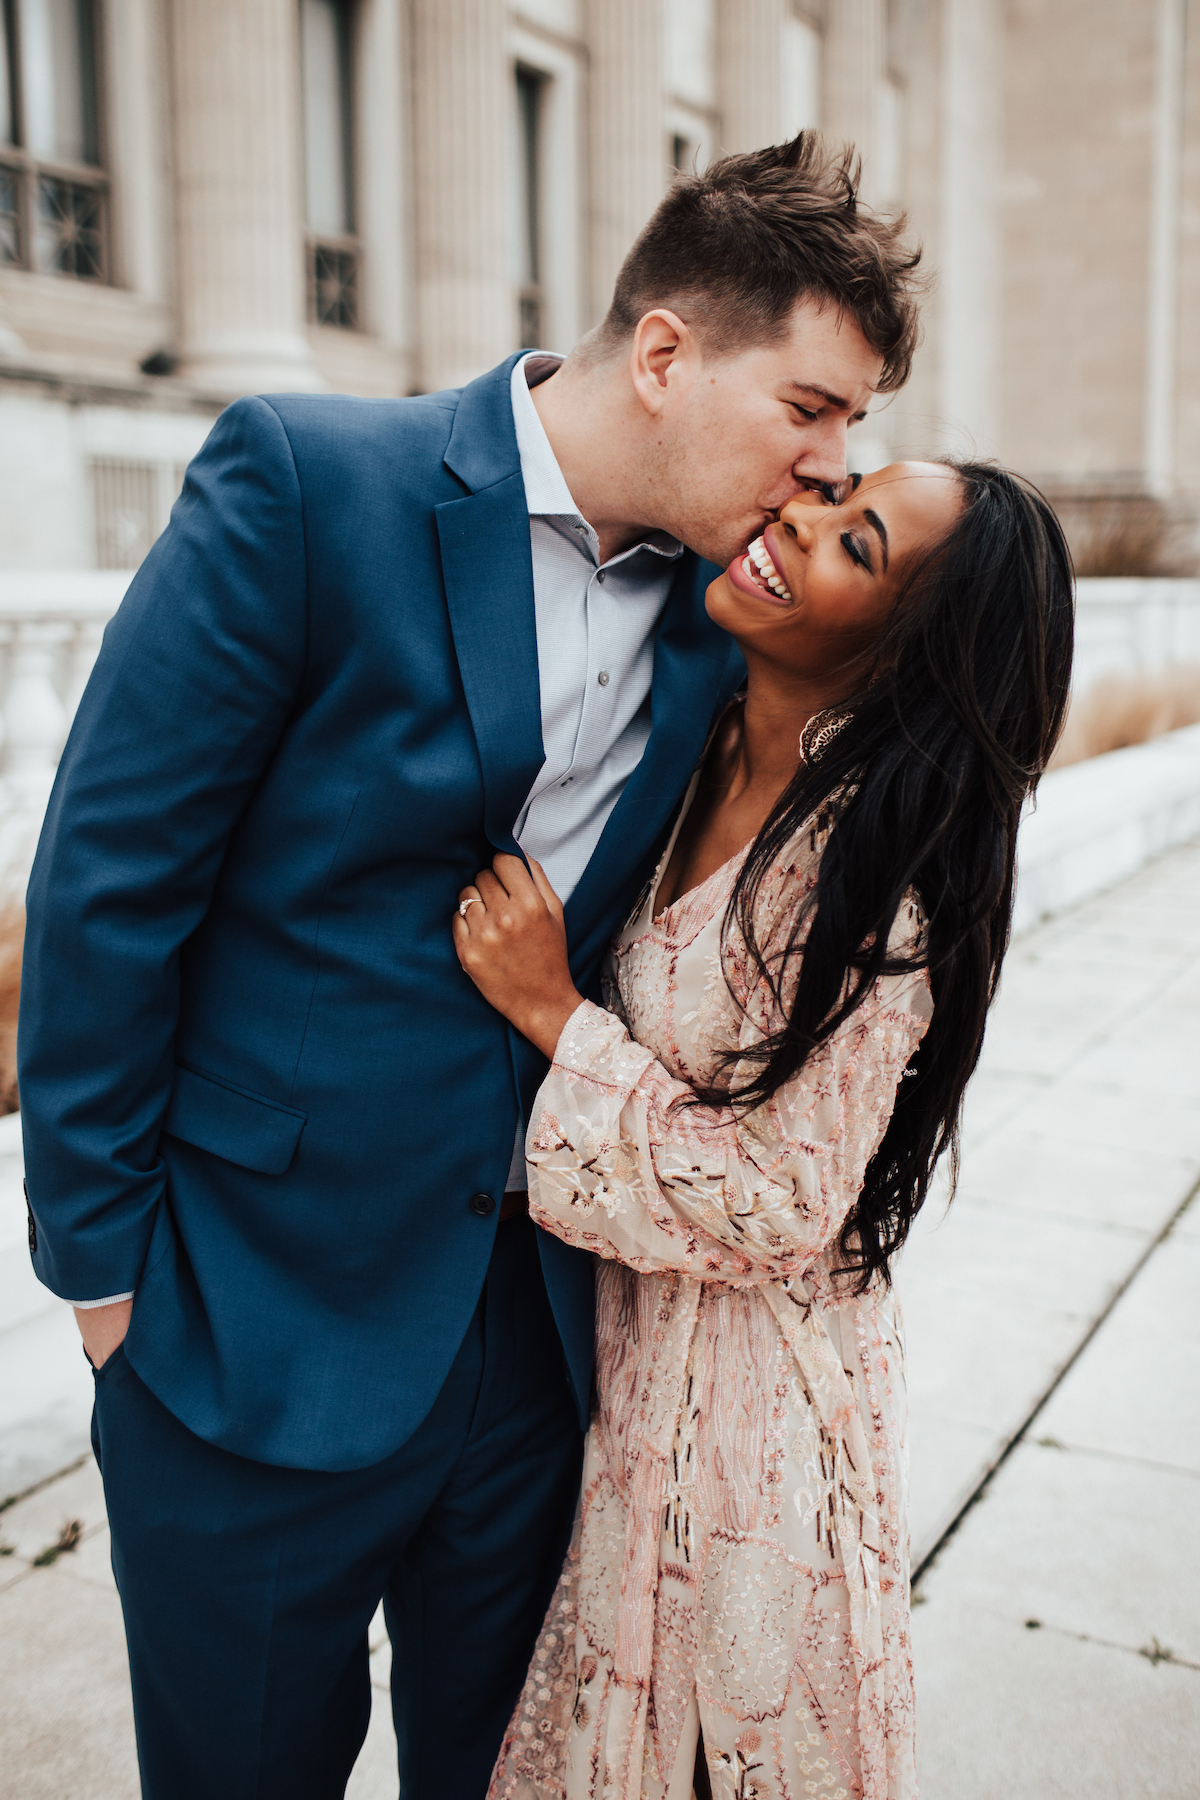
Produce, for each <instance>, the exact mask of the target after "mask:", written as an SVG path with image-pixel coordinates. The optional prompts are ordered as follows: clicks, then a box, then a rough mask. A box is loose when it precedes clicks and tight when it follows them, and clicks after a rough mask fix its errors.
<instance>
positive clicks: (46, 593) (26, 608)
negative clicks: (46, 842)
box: [0, 570, 130, 901]
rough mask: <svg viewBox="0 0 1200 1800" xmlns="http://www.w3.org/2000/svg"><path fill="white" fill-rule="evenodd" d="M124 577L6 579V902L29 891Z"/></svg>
mask: <svg viewBox="0 0 1200 1800" xmlns="http://www.w3.org/2000/svg"><path fill="white" fill-rule="evenodd" d="M129 581H130V576H129V574H128V573H127V572H125V571H117V570H114V571H111V572H110V571H108V570H83V571H78V572H69V573H59V572H57V571H54V572H42V571H40V570H39V571H31V572H29V573H27V574H16V575H14V574H0V901H3V900H8V899H10V898H14V897H15V895H16V893H17V892H18V891H19V889H20V888H21V887H23V885H24V880H25V875H26V873H27V870H28V866H29V861H30V859H31V857H32V854H33V847H34V845H35V843H36V842H37V834H38V831H39V830H40V829H41V823H42V815H43V813H44V811H45V808H46V800H47V798H48V796H49V793H50V787H51V784H52V783H53V780H54V771H55V768H56V767H57V765H58V758H59V754H60V752H61V750H62V747H63V744H64V742H65V740H66V736H67V732H68V730H69V729H70V725H71V720H72V719H73V718H74V716H75V708H76V706H77V705H78V703H79V696H80V695H81V694H82V693H83V690H84V688H85V687H86V686H87V680H88V676H89V675H90V674H91V672H92V664H93V663H94V662H95V660H96V655H97V652H98V651H99V649H100V639H101V637H102V636H103V634H104V627H105V625H106V624H107V622H108V620H109V619H110V618H111V617H112V615H113V613H114V612H115V611H116V610H117V607H118V606H119V605H120V603H121V598H122V595H123V594H124V592H125V589H126V588H127V587H128V585H129Z"/></svg>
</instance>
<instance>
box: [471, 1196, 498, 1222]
mask: <svg viewBox="0 0 1200 1800" xmlns="http://www.w3.org/2000/svg"><path fill="white" fill-rule="evenodd" d="M467 1205H468V1206H469V1207H470V1209H471V1211H472V1212H473V1213H474V1214H475V1216H476V1218H478V1219H488V1218H490V1217H491V1215H492V1214H493V1213H494V1212H495V1210H496V1202H495V1201H494V1200H493V1199H492V1196H491V1195H490V1194H472V1195H471V1198H470V1199H469V1200H468V1201H467Z"/></svg>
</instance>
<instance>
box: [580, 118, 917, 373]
mask: <svg viewBox="0 0 1200 1800" xmlns="http://www.w3.org/2000/svg"><path fill="white" fill-rule="evenodd" d="M860 169H861V163H860V159H859V157H858V156H857V155H856V154H855V152H854V149H853V147H852V146H843V147H842V148H840V149H837V150H833V149H831V148H829V147H828V146H826V144H825V143H824V142H823V141H822V139H821V138H820V136H819V135H818V133H816V132H815V131H802V132H800V133H799V135H798V136H797V137H794V138H793V139H792V140H791V142H790V143H787V144H774V145H772V146H771V147H770V148H769V149H766V150H755V151H752V152H751V153H750V154H748V155H745V156H726V157H723V158H722V159H721V161H720V162H716V163H713V165H712V166H711V168H708V169H706V170H705V172H704V173H703V175H681V176H680V177H679V179H678V180H677V181H676V182H675V184H674V185H673V187H672V188H671V190H670V192H669V193H668V194H667V196H666V198H665V199H664V200H663V202H662V204H661V206H660V207H659V208H658V210H657V212H656V213H655V214H654V217H653V218H652V219H651V220H650V223H649V224H648V225H647V226H646V229H645V230H644V231H643V232H642V234H641V236H640V237H639V238H638V240H637V242H636V243H635V244H634V246H633V249H632V250H631V251H630V252H629V255H628V256H627V257H626V258H625V261H624V263H623V264H622V266H621V272H620V274H619V275H618V276H617V284H616V287H615V288H614V290H613V298H612V305H611V306H610V308H609V311H608V316H607V318H606V319H605V321H604V323H603V325H602V326H601V327H600V333H599V344H598V346H597V347H598V348H603V349H604V350H610V349H613V348H615V347H616V345H617V344H618V343H619V342H621V341H622V340H624V339H625V338H627V337H629V336H630V334H631V333H632V332H633V330H634V329H635V327H636V325H637V322H638V320H639V319H640V318H642V317H643V316H644V315H645V314H646V313H648V312H652V311H653V310H654V308H655V307H657V306H666V307H669V308H670V310H671V311H672V312H675V313H678V314H679V316H680V318H681V319H683V320H684V322H685V323H686V324H689V325H691V326H692V327H693V329H694V330H695V331H696V332H697V334H698V335H699V336H700V337H701V338H702V340H703V341H704V342H705V344H706V345H708V346H709V347H710V348H711V349H713V350H715V351H716V352H717V353H718V354H723V353H726V352H729V351H735V350H742V349H746V348H748V347H749V346H751V345H753V344H762V343H771V342H774V341H776V340H778V339H779V338H780V337H782V336H783V334H784V332H785V330H786V327H787V321H788V319H789V317H790V316H791V313H792V309H793V308H794V307H795V306H796V304H797V302H798V301H801V300H806V299H807V300H815V301H818V302H819V303H822V304H825V305H829V306H834V307H836V308H837V309H838V310H839V311H842V312H845V313H848V314H849V315H850V317H851V318H853V319H854V320H855V321H856V323H857V324H858V327H859V330H860V331H861V332H862V334H863V336H864V337H865V338H866V340H867V343H868V344H869V345H870V346H871V348H872V350H874V351H876V353H877V354H878V355H879V356H881V357H882V358H883V374H882V376H881V378H880V381H879V390H878V391H879V392H880V393H890V392H892V391H894V390H895V389H896V388H900V387H903V386H904V383H905V382H906V381H907V380H908V376H909V372H910V370H911V368H912V359H913V352H914V351H915V349H916V345H917V297H918V291H919V280H918V278H917V276H916V268H917V264H918V263H919V262H920V260H921V252H920V249H919V248H916V247H914V246H911V245H908V244H906V243H904V241H903V232H904V229H905V224H906V220H905V218H904V216H903V214H902V215H900V217H898V218H895V219H889V218H885V217H883V216H882V215H881V214H879V213H877V212H875V211H873V210H872V209H871V208H870V207H868V206H864V205H863V204H862V203H861V201H860V200H859V198H858V185H859V178H860Z"/></svg>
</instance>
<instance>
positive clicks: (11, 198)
mask: <svg viewBox="0 0 1200 1800" xmlns="http://www.w3.org/2000/svg"><path fill="white" fill-rule="evenodd" d="M96 36H97V20H96V0H0V264H8V265H9V266H15V267H17V268H21V269H36V270H38V271H39V272H41V273H42V274H46V275H72V276H75V277H76V278H78V279H81V280H86V281H106V280H107V279H108V250H107V221H106V210H107V202H108V183H107V179H106V177H105V175H104V172H103V170H102V169H101V167H100V129H99V119H98V109H97V79H96Z"/></svg>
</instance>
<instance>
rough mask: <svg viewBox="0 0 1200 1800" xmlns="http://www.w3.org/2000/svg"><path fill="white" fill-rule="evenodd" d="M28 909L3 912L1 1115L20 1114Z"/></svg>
mask: <svg viewBox="0 0 1200 1800" xmlns="http://www.w3.org/2000/svg"><path fill="white" fill-rule="evenodd" d="M24 944H25V909H24V907H22V906H18V905H11V904H10V905H9V906H7V907H6V908H4V910H3V911H0V1113H10V1112H16V1110H17V1003H18V1001H19V1000H20V997H21V951H22V949H23V948H24Z"/></svg>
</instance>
